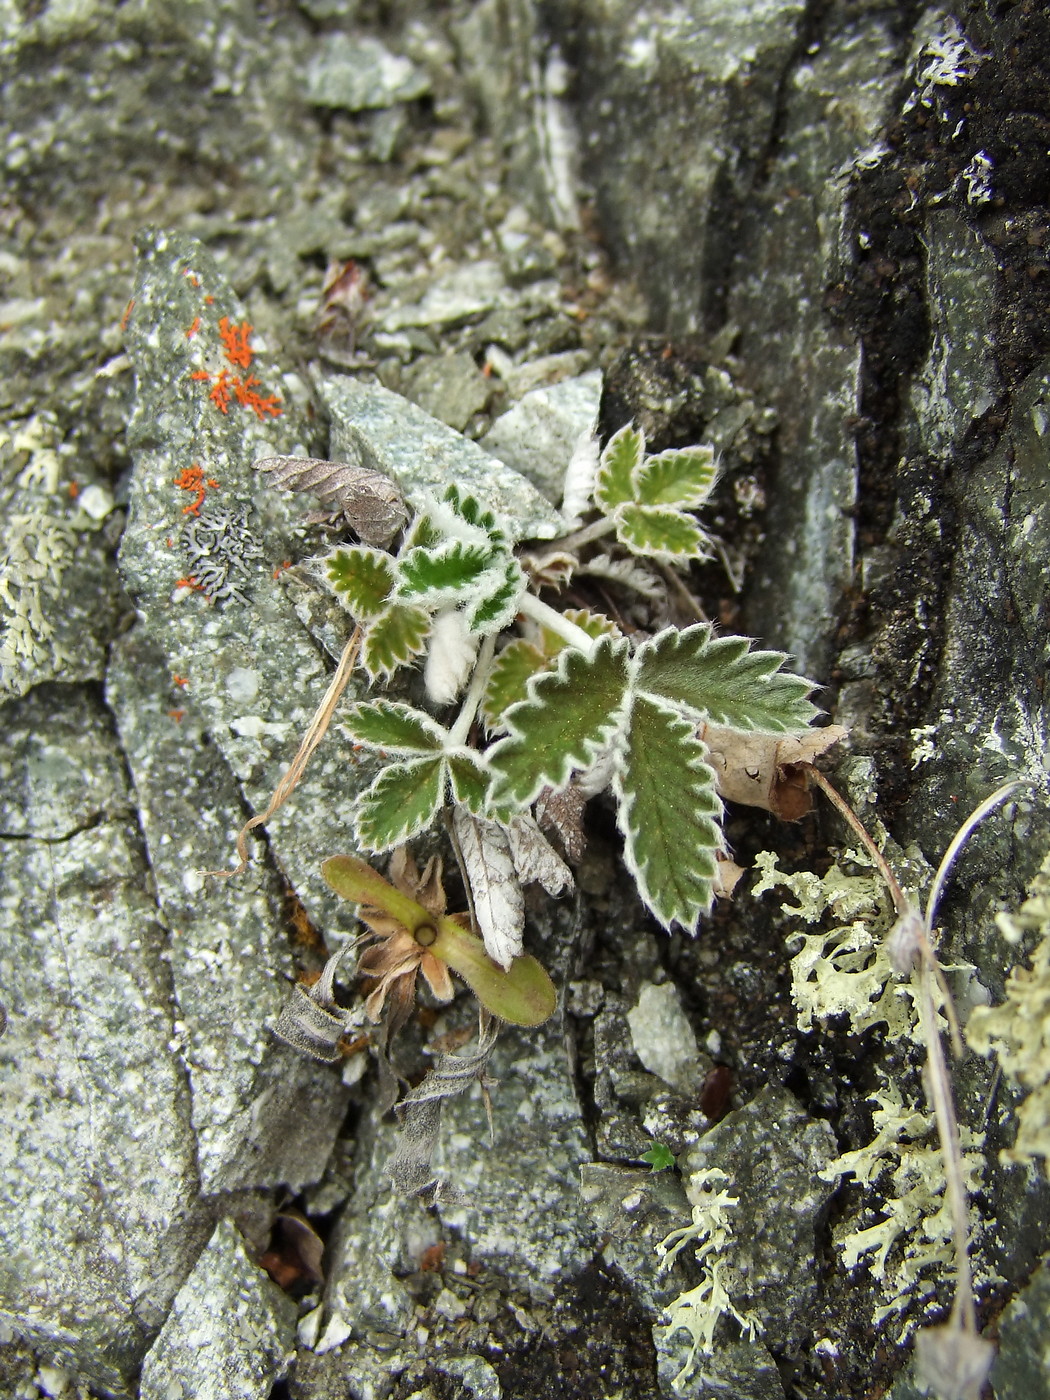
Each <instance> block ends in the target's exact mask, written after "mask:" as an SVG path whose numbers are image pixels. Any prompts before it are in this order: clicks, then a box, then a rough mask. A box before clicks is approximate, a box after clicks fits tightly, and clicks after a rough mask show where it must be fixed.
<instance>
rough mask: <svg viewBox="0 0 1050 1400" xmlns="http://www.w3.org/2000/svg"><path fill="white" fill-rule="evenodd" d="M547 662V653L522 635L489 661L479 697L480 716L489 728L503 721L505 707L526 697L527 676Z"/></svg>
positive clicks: (528, 677)
mask: <svg viewBox="0 0 1050 1400" xmlns="http://www.w3.org/2000/svg"><path fill="white" fill-rule="evenodd" d="M560 640H561V639H560V638H559V641H560ZM546 664H547V657H546V656H544V654H543V652H542V651H540V649H539V647H537V646H533V644H532V642H527V641H525V639H524V638H523V637H516V638H515V639H514V641H513V642H508V643H507V645H506V646H505V647H504V648H503V650H502V651H501V652H500V654H499V656H497V657H496V660H495V661H494V662H493V663H492V670H491V671H490V672H489V678H488V682H487V684H486V686H485V694H484V696H483V697H482V700H481V713H482V717H483V718H484V720H485V723H486V724H487V725H488V727H489V728H490V729H495V728H496V727H497V726H498V725H500V724H502V722H503V712H504V711H505V710H507V709H509V708H510V706H511V705H516V704H517V703H518V701H519V700H524V699H525V693H526V688H527V686H528V683H529V679H530V678H531V677H532V676H534V675H535V674H536V672H537V671H540V670H542V669H543V667H544V666H546Z"/></svg>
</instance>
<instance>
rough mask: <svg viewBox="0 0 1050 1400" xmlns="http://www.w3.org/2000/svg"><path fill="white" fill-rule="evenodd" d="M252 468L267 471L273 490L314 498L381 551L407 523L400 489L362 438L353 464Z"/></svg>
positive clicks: (275, 463) (270, 463) (267, 460)
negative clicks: (308, 493) (301, 492)
mask: <svg viewBox="0 0 1050 1400" xmlns="http://www.w3.org/2000/svg"><path fill="white" fill-rule="evenodd" d="M255 467H256V470H258V471H261V472H266V473H267V474H268V475H269V477H270V478H271V480H272V482H273V484H274V485H275V486H280V487H282V488H283V489H284V490H286V491H308V492H310V493H312V494H313V495H314V496H316V497H317V499H318V500H319V501H320V502H321V504H322V505H323V506H324V507H325V509H326V511H327V512H328V518H329V519H330V520H332V521H333V522H335V521H337V520H340V519H342V520H345V521H346V522H347V524H349V525H350V527H351V528H352V529H353V530H356V532H357V534H358V535H359V536H360V537H361V539H362V540H364V542H365V544H370V545H374V546H376V547H377V548H382V547H383V546H384V545H386V544H389V543H390V541H391V540H392V539H393V538H394V536H395V535H396V534H397V532H398V530H400V529H401V528H402V527H403V526H404V525H405V523H406V521H407V520H408V507H407V506H406V504H405V498H404V496H403V495H402V492H401V488H400V486H398V485H397V483H396V482H395V481H391V479H390V477H389V476H387V475H386V473H385V472H382V471H380V470H379V468H378V466H376V465H375V463H374V457H373V454H372V451H371V449H370V448H369V447H368V445H367V443H366V442H365V441H364V439H361V440H360V441H359V442H358V443H357V461H355V462H330V461H327V460H326V459H324V458H320V457H261V458H260V459H259V460H258V461H257V462H256V463H255Z"/></svg>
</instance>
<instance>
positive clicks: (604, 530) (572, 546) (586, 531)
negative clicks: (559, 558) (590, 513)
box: [537, 515, 616, 565]
mask: <svg viewBox="0 0 1050 1400" xmlns="http://www.w3.org/2000/svg"><path fill="white" fill-rule="evenodd" d="M615 529H616V521H615V520H613V519H612V517H611V516H607V515H605V516H602V518H601V519H600V520H594V521H592V522H591V524H590V525H584V527H583V528H582V529H581V530H573V531H572V533H571V534H569V535H559V536H558V537H557V539H553V540H551V544H552V545H554V546H556V548H555V549H554V550H552V551H551V552H552V553H556V554H561V553H562V552H563V551H565V550H569V551H574V550H577V549H582V548H583V546H584V545H587V544H591V543H593V541H594V540H600V539H601V538H602V537H603V535H611V534H612V532H613V531H614V530H615ZM545 557H546V556H545V555H541V556H540V558H539V559H538V561H537V562H538V563H539V564H540V565H542V564H543V561H544V558H545Z"/></svg>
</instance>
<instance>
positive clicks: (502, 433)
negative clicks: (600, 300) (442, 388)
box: [481, 370, 602, 504]
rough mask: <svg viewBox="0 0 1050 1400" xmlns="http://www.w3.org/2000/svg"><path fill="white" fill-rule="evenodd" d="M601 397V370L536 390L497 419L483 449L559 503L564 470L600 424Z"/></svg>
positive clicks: (487, 435) (488, 433) (563, 482)
mask: <svg viewBox="0 0 1050 1400" xmlns="http://www.w3.org/2000/svg"><path fill="white" fill-rule="evenodd" d="M601 393H602V379H601V373H600V371H598V370H592V371H591V372H590V373H589V374H581V375H579V376H578V377H574V378H571V379H563V380H562V381H561V382H560V383H559V384H552V385H551V386H550V387H549V388H542V389H533V390H532V391H531V392H530V393H527V394H525V395H523V396H522V398H521V399H520V400H519V401H518V402H517V403H516V404H515V405H514V407H513V408H511V409H508V410H507V412H506V413H504V414H502V415H501V416H500V417H499V418H497V419H496V421H495V422H494V423H493V424H492V427H491V428H490V429H489V430H488V432H487V433H486V434H485V436H484V437H483V438H482V439H481V445H482V447H484V448H486V449H487V451H489V452H492V453H494V454H495V455H496V456H497V457H498V458H499V459H500V461H501V462H506V464H507V466H508V467H514V468H515V470H516V471H519V472H521V473H522V475H523V476H527V477H528V478H529V480H530V481H531V482H533V483H534V484H535V485H536V486H538V487H539V489H540V490H541V491H542V492H543V494H544V495H545V496H546V497H547V499H548V500H550V501H554V502H555V504H560V503H561V497H562V490H563V487H564V484H565V469H566V467H567V466H568V465H569V460H570V458H571V457H572V453H573V448H574V447H575V446H576V443H577V441H578V439H579V437H580V434H581V433H586V432H589V431H590V429H591V428H592V427H593V425H594V424H595V423H596V422H597V420H598V407H599V403H600V400H601Z"/></svg>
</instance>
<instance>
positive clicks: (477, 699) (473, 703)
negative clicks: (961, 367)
mask: <svg viewBox="0 0 1050 1400" xmlns="http://www.w3.org/2000/svg"><path fill="white" fill-rule="evenodd" d="M584 635H586V634H584ZM589 640H590V638H589V637H588V641H589ZM495 650H496V638H495V635H494V634H493V635H490V636H488V637H486V638H485V640H484V641H483V642H482V644H481V649H480V651H479V652H478V659H477V661H476V663H475V665H474V674H473V675H472V676H471V678H470V686H469V688H468V690H467V693H466V695H465V696H464V697H463V704H462V705H461V707H460V711H459V714H458V715H457V716H456V722H455V724H454V725H453V726H452V728H451V729H450V730H449V731H448V737H447V738H446V740H445V745H444V747H445V748H446V749H456V748H460V747H462V745H464V744H465V743H466V742H467V735H468V734H469V733H470V726H471V725H472V724H473V723H474V716H475V715H476V714H477V712H478V706H479V705H480V704H481V697H482V696H483V695H484V694H485V686H486V684H487V682H488V678H489V670H490V668H491V666H492V654H493V652H494V651H495Z"/></svg>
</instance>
